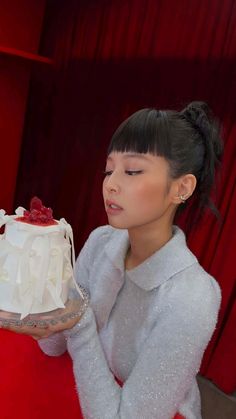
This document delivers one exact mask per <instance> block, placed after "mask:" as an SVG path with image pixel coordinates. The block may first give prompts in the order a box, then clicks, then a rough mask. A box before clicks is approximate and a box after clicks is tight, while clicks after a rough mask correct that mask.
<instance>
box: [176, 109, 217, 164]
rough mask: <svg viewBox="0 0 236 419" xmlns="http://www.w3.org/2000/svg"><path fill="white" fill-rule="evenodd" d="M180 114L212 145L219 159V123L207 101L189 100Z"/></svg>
mask: <svg viewBox="0 0 236 419" xmlns="http://www.w3.org/2000/svg"><path fill="white" fill-rule="evenodd" d="M181 115H183V116H184V118H185V119H186V120H187V121H188V122H189V123H190V124H191V125H192V126H193V127H194V128H195V129H196V130H197V131H198V132H199V133H200V134H201V136H202V137H203V139H204V141H205V142H207V144H208V145H210V146H212V147H213V149H214V152H215V156H216V158H217V159H220V158H221V155H222V152H223V144H222V141H221V139H220V135H219V131H220V125H219V122H218V120H217V119H216V118H214V115H213V113H212V111H211V109H210V108H209V106H208V105H207V103H205V102H200V101H195V102H191V103H189V104H188V105H187V106H186V108H184V109H183V110H182V111H181Z"/></svg>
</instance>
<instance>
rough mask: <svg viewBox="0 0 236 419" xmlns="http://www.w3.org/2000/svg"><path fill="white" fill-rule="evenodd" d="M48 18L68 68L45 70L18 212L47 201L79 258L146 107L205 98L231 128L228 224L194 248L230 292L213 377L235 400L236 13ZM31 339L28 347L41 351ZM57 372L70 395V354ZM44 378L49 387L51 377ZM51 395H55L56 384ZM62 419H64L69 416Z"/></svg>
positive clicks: (169, 4) (151, 3)
mask: <svg viewBox="0 0 236 419" xmlns="http://www.w3.org/2000/svg"><path fill="white" fill-rule="evenodd" d="M46 17H47V19H46V20H45V22H46V24H47V25H46V26H45V30H44V37H43V38H42V41H41V50H42V51H41V52H42V53H45V54H46V53H47V52H48V53H50V54H52V55H54V58H55V59H56V61H57V63H58V65H57V67H56V68H55V69H54V72H51V73H50V74H49V72H48V71H47V72H44V74H43V73H42V72H41V73H39V72H36V71H35V72H34V77H33V79H32V83H31V95H30V98H29V104H28V114H27V118H26V125H25V135H24V144H23V149H22V155H21V165H20V171H19V176H18V186H17V193H16V198H15V205H16V206H17V205H25V206H27V205H28V202H29V199H30V197H31V196H32V195H34V194H37V195H39V196H41V197H42V198H43V199H44V201H45V202H46V203H47V205H50V206H52V207H53V208H54V209H55V215H56V216H64V217H65V218H66V219H67V220H68V221H69V222H71V224H72V226H73V228H74V233H75V241H76V247H77V251H78V250H79V248H80V247H81V246H82V244H83V242H84V240H85V239H86V237H87V235H88V233H89V232H90V231H91V230H92V229H93V228H94V227H96V226H98V225H100V224H103V223H105V222H106V218H105V214H104V210H103V204H102V198H101V182H102V174H101V172H102V170H103V169H104V160H105V154H106V148H107V145H108V143H109V140H110V137H111V135H112V133H113V131H114V130H115V128H116V127H117V126H118V124H119V123H120V122H121V121H122V120H123V119H124V118H125V117H126V116H128V115H129V114H130V113H132V112H134V111H135V110H137V109H139V108H143V107H146V106H156V107H158V108H162V109H163V108H181V107H182V106H183V105H185V104H186V102H188V101H191V100H194V99H201V100H205V101H207V102H208V103H209V105H210V106H211V107H212V108H213V110H214V111H215V113H216V114H217V115H218V116H219V117H220V119H221V120H222V122H223V123H224V127H225V129H224V130H225V133H224V138H225V157H224V162H223V171H222V179H221V183H220V188H219V192H218V203H219V208H220V211H221V214H222V224H221V225H218V224H217V223H216V221H215V220H214V219H213V217H212V216H210V215H209V216H206V217H205V221H204V222H203V223H202V224H201V225H199V226H198V229H196V230H194V231H192V232H191V233H190V235H189V237H188V242H189V245H190V247H191V248H192V249H193V251H194V252H195V253H196V255H197V256H198V257H199V260H200V262H201V263H202V265H203V266H204V267H205V268H206V269H207V270H208V271H209V272H210V273H212V275H214V276H215V277H216V278H217V280H218V281H219V283H220V285H221V287H222V291H223V301H222V308H221V313H220V319H219V324H218V328H217V330H216V333H215V335H214V337H213V339H212V341H211V344H210V345H209V347H208V350H207V352H206V354H205V357H204V360H203V364H202V369H201V372H202V373H203V374H204V375H206V376H207V377H209V378H210V379H212V380H213V381H214V382H215V383H216V384H217V385H218V386H219V387H220V388H221V389H223V390H224V391H226V392H229V393H230V392H232V391H233V390H235V388H236V366H235V363H234V359H235V355H236V354H235V339H236V336H235V327H233V324H235V320H236V314H235V268H234V262H233V249H234V247H235V237H236V235H235V225H234V223H233V220H234V218H233V215H234V214H235V205H236V203H235V202H236V201H235V200H236V198H235V193H234V192H235V190H234V188H235V164H234V161H235V154H236V147H235V136H236V123H235V109H236V106H235V105H236V103H235V102H236V99H235V98H236V85H235V57H236V4H235V2H234V1H233V0H225V1H224V2H222V1H221V0H211V1H209V2H208V3H207V4H206V2H205V1H204V0H192V1H191V4H190V3H189V1H188V0H181V1H178V2H176V1H174V0H168V1H161V0H126V1H120V0H114V1H112V2H110V1H105V0H101V1H100V2H96V1H89V2H88V1H86V2H85V1H71V2H66V1H57V2H56V1H50V2H49V3H48V11H47V16H46ZM21 338H22V341H21V342H22V345H23V347H24V346H26V347H28V345H31V343H30V342H29V340H28V339H26V340H25V341H24V338H23V337H21ZM16 339H17V338H16ZM31 351H32V352H31V353H32V354H34V356H35V359H39V358H40V357H41V356H42V355H41V354H39V351H38V350H37V349H36V347H35V346H34V342H33V343H32V347H31ZM40 359H42V358H40ZM44 362H45V365H49V364H48V363H50V362H52V361H51V360H50V361H48V358H47V357H46V358H45V359H44ZM57 362H58V364H57V366H58V371H57V373H55V381H57V380H59V379H60V380H62V381H61V383H62V387H64V386H67V379H68V381H69V382H70V383H71V379H72V378H71V377H72V371H71V370H68V371H67V374H68V376H67V375H66V373H65V376H64V377H63V378H62V377H61V376H60V371H61V368H65V363H66V362H68V360H67V356H66V355H65V356H64V357H61V358H60V359H59V360H57ZM66 366H68V364H66ZM20 368H21V366H20V365H19V369H20ZM39 374H40V377H41V379H42V377H44V379H45V380H47V368H46V369H45V370H44V369H43V368H42V369H41V370H40V372H39ZM63 380H65V381H63ZM45 386H46V388H47V391H48V392H49V393H47V394H50V392H52V391H53V390H52V387H53V381H52V387H50V388H49V386H48V385H47V384H46V383H45ZM62 387H60V389H61V390H60V391H62ZM73 397H74V393H73V396H71V398H72V399H73ZM42 411H43V412H44V414H46V416H47V415H49V411H48V410H43V409H42ZM45 412H47V413H45ZM24 417H26V416H24ZM33 417H34V416H33V415H32V416H31V418H33ZM57 417H60V418H62V417H63V415H62V416H60V412H59V411H58V412H57ZM72 417H76V416H73V415H71V418H72Z"/></svg>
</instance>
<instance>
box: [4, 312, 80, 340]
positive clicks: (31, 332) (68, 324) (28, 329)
mask: <svg viewBox="0 0 236 419" xmlns="http://www.w3.org/2000/svg"><path fill="white" fill-rule="evenodd" d="M65 311H66V309H65V310H64V313H63V314H66V313H65ZM81 317H82V315H78V316H76V317H75V318H73V319H71V318H69V319H67V320H66V321H64V322H62V321H60V322H58V323H56V324H54V325H52V324H48V325H45V326H38V325H37V326H35V325H34V326H27V325H23V326H12V325H10V326H3V325H1V323H0V328H2V329H5V330H10V331H11V332H16V333H20V334H24V335H27V336H31V337H32V338H33V339H35V340H39V339H42V338H47V337H49V336H51V335H53V334H54V333H57V332H62V331H63V330H67V329H71V328H72V327H73V326H75V325H76V323H78V321H79V320H80V319H81Z"/></svg>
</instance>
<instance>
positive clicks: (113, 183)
mask: <svg viewBox="0 0 236 419" xmlns="http://www.w3.org/2000/svg"><path fill="white" fill-rule="evenodd" d="M106 189H107V191H109V192H119V191H120V186H119V184H118V182H117V179H116V177H115V176H114V173H113V174H111V175H110V176H109V177H108V178H107V181H106Z"/></svg>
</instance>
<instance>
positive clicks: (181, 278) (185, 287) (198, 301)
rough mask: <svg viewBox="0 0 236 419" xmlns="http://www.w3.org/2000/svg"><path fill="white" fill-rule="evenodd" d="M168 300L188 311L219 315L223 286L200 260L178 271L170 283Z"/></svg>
mask: <svg viewBox="0 0 236 419" xmlns="http://www.w3.org/2000/svg"><path fill="white" fill-rule="evenodd" d="M167 288H168V290H167V291H168V292H167V294H168V301H169V303H174V302H175V304H177V305H180V306H181V307H182V308H183V309H184V308H185V309H186V312H189V313H190V312H192V313H194V312H197V313H198V315H200V314H201V316H203V317H204V316H205V318H206V319H207V317H208V316H211V315H213V317H214V314H215V315H217V313H218V311H219V308H220V304H221V298H222V297H221V288H220V286H219V284H218V282H217V280H216V279H215V278H214V277H213V276H212V275H211V274H209V273H208V272H207V271H206V270H205V269H204V268H203V267H202V266H201V264H200V263H199V262H196V263H194V264H193V265H191V266H189V267H188V268H187V269H185V270H184V271H182V272H179V273H177V274H176V275H175V276H174V277H173V278H171V281H170V282H169V284H167Z"/></svg>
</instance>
